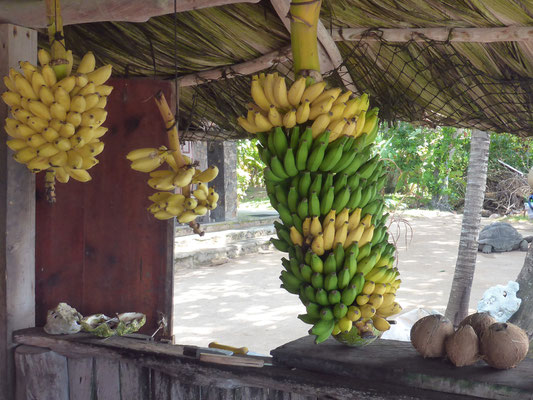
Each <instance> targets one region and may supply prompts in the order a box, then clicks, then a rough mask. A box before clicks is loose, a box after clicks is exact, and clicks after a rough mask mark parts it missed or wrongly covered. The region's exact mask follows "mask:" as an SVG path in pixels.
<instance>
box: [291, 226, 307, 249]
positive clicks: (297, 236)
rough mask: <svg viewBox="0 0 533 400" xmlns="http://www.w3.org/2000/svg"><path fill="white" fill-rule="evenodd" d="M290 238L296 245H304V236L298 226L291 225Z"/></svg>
mask: <svg viewBox="0 0 533 400" xmlns="http://www.w3.org/2000/svg"><path fill="white" fill-rule="evenodd" d="M290 238H291V241H292V243H293V244H294V245H295V246H303V245H304V238H303V236H302V234H301V233H300V232H298V229H296V227H294V226H291V229H290Z"/></svg>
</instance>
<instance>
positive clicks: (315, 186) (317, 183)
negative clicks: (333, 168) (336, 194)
mask: <svg viewBox="0 0 533 400" xmlns="http://www.w3.org/2000/svg"><path fill="white" fill-rule="evenodd" d="M320 189H322V174H317V175H316V176H315V178H314V179H313V183H311V186H309V194H311V193H312V192H317V193H320Z"/></svg>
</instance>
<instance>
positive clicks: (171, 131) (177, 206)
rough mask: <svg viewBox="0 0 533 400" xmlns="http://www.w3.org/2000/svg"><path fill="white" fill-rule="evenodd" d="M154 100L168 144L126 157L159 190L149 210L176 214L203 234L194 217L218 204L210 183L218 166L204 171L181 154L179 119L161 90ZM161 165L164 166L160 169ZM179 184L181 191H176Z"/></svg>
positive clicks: (159, 214)
mask: <svg viewBox="0 0 533 400" xmlns="http://www.w3.org/2000/svg"><path fill="white" fill-rule="evenodd" d="M155 101H156V104H157V107H158V108H159V111H160V113H161V116H162V117H163V120H164V121H165V125H166V128H167V132H168V141H169V148H167V147H165V146H161V147H159V148H157V149H156V148H151V147H147V148H142V149H136V150H132V151H130V152H129V153H128V155H127V156H126V158H127V159H128V160H130V161H131V168H132V169H134V170H135V171H140V172H146V173H150V179H149V180H148V185H150V187H151V188H153V189H155V190H158V192H157V193H154V194H153V195H151V196H150V197H149V200H150V201H152V204H151V205H150V207H148V211H150V212H151V213H152V214H153V215H154V217H155V218H157V219H161V220H165V219H171V218H174V217H177V220H178V222H179V223H188V224H189V225H190V226H191V228H193V230H194V231H195V233H198V234H200V235H202V234H203V232H201V231H200V230H199V227H198V225H197V224H196V222H195V219H196V218H197V217H198V216H201V215H205V214H206V213H207V211H208V210H214V209H215V208H216V207H217V202H218V197H219V196H218V193H216V192H215V189H214V187H210V188H209V187H208V186H207V183H208V182H211V181H212V180H213V179H215V178H216V177H217V175H218V168H217V167H216V166H211V167H209V168H207V169H206V170H205V171H202V170H200V169H198V168H196V166H197V165H198V164H197V163H194V162H192V160H191V159H189V157H186V156H184V155H183V154H181V150H180V142H179V136H178V129H177V126H176V121H175V119H174V116H173V115H172V113H171V111H170V108H169V106H168V103H167V101H166V99H165V96H164V95H163V93H162V92H159V93H157V94H156V95H155ZM160 166H163V168H162V169H159V170H158V168H159V167H160ZM192 185H195V189H194V190H193V188H192ZM178 188H179V189H180V190H181V193H175V192H176V189H178Z"/></svg>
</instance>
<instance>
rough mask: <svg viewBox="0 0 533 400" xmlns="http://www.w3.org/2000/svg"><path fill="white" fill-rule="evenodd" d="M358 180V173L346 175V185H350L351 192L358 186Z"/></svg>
mask: <svg viewBox="0 0 533 400" xmlns="http://www.w3.org/2000/svg"><path fill="white" fill-rule="evenodd" d="M359 180H360V177H359V175H358V174H353V175H350V176H349V177H348V181H347V182H346V186H349V187H351V188H352V192H353V190H354V189H356V188H357V187H358V186H359Z"/></svg>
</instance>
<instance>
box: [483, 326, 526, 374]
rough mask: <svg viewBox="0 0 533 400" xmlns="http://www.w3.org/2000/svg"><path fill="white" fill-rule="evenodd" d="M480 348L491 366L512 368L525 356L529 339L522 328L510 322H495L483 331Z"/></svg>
mask: <svg viewBox="0 0 533 400" xmlns="http://www.w3.org/2000/svg"><path fill="white" fill-rule="evenodd" d="M480 349H481V353H482V354H483V360H485V361H486V362H487V364H489V365H490V366H491V367H494V368H498V369H508V368H514V367H516V366H517V365H518V364H519V363H520V361H522V360H523V359H524V358H525V357H526V355H527V352H528V350H529V339H528V337H527V334H526V332H525V331H524V330H523V329H521V328H519V327H518V326H516V325H513V324H511V323H510V322H506V323H495V324H492V325H490V326H489V327H488V328H487V329H486V330H485V331H484V332H483V335H482V336H481V345H480Z"/></svg>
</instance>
